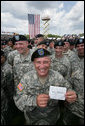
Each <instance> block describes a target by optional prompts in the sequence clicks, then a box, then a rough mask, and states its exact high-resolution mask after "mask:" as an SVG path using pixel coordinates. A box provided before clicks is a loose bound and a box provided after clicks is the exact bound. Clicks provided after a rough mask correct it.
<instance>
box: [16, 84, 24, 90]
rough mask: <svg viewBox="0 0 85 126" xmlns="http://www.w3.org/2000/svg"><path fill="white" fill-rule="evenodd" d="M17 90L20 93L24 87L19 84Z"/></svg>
mask: <svg viewBox="0 0 85 126" xmlns="http://www.w3.org/2000/svg"><path fill="white" fill-rule="evenodd" d="M17 88H18V89H19V90H20V91H22V90H23V88H24V87H23V86H22V84H21V83H19V85H18V86H17Z"/></svg>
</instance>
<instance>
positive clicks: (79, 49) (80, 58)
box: [75, 38, 84, 70]
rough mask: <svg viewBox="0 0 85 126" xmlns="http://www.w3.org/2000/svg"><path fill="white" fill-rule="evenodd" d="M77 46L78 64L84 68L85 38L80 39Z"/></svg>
mask: <svg viewBox="0 0 85 126" xmlns="http://www.w3.org/2000/svg"><path fill="white" fill-rule="evenodd" d="M75 47H76V49H77V53H78V66H80V68H81V69H82V70H84V39H83V38H80V39H78V40H77V42H76V45H75Z"/></svg>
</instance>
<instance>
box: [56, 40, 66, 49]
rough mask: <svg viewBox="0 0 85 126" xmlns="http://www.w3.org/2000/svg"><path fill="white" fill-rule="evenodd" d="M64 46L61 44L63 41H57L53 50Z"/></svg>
mask: <svg viewBox="0 0 85 126" xmlns="http://www.w3.org/2000/svg"><path fill="white" fill-rule="evenodd" d="M64 45H65V43H64V42H63V41H57V42H55V44H54V48H55V47H56V46H64Z"/></svg>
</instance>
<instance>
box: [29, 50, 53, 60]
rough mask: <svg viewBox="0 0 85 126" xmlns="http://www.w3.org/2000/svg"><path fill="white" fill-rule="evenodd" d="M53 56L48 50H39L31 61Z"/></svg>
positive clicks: (34, 53)
mask: <svg viewBox="0 0 85 126" xmlns="http://www.w3.org/2000/svg"><path fill="white" fill-rule="evenodd" d="M49 55H51V54H50V52H49V51H48V50H46V49H42V48H41V49H37V50H36V51H35V52H33V54H32V56H31V61H34V59H35V58H40V57H44V56H49Z"/></svg>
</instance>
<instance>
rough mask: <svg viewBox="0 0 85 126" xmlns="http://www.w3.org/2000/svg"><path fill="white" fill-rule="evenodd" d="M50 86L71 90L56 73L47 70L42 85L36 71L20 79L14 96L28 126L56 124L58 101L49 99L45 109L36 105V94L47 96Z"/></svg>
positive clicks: (58, 115) (66, 82)
mask: <svg viewBox="0 0 85 126" xmlns="http://www.w3.org/2000/svg"><path fill="white" fill-rule="evenodd" d="M50 86H63V87H67V90H71V85H70V84H69V82H68V81H67V80H65V79H64V78H63V76H62V75H61V74H59V72H57V71H53V70H49V75H48V77H47V79H46V81H45V83H44V84H41V82H40V81H39V77H38V76H37V73H36V71H34V70H32V71H30V72H28V73H26V74H25V75H24V76H23V78H22V79H21V81H20V83H19V85H18V87H17V89H16V90H17V93H16V95H15V96H14V101H15V104H16V106H17V107H18V108H19V109H20V110H21V111H24V113H25V118H26V120H27V121H28V124H32V125H33V124H34V125H36V124H38V125H41V124H43V125H47V124H48V125H49V124H56V122H57V120H58V119H59V117H60V110H59V106H58V100H53V99H50V100H49V102H48V105H47V107H45V108H40V107H38V106H37V104H36V97H37V95H38V94H42V93H44V94H49V87H50Z"/></svg>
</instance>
